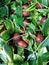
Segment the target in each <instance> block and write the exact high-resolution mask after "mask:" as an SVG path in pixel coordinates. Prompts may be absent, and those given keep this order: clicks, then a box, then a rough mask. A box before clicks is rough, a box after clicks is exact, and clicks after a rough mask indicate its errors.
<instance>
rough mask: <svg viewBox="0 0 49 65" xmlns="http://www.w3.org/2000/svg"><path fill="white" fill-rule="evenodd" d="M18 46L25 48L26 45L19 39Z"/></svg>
mask: <svg viewBox="0 0 49 65" xmlns="http://www.w3.org/2000/svg"><path fill="white" fill-rule="evenodd" d="M18 46H21V47H22V48H25V47H27V44H26V43H25V42H24V41H23V40H20V41H18Z"/></svg>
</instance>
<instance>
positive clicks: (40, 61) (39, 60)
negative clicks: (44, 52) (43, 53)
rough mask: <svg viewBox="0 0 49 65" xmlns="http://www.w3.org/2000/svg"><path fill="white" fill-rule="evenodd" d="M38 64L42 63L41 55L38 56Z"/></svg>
mask: <svg viewBox="0 0 49 65" xmlns="http://www.w3.org/2000/svg"><path fill="white" fill-rule="evenodd" d="M38 65H43V61H42V59H41V57H38Z"/></svg>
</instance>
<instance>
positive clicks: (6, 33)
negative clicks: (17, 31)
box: [1, 30, 10, 40]
mask: <svg viewBox="0 0 49 65" xmlns="http://www.w3.org/2000/svg"><path fill="white" fill-rule="evenodd" d="M1 37H2V38H3V39H4V40H8V39H9V38H10V34H9V32H8V31H7V30H5V31H3V32H2V33H1Z"/></svg>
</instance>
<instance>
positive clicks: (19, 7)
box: [16, 6, 22, 17]
mask: <svg viewBox="0 0 49 65" xmlns="http://www.w3.org/2000/svg"><path fill="white" fill-rule="evenodd" d="M16 14H17V15H18V16H21V17H22V7H21V6H18V7H17V8H16Z"/></svg>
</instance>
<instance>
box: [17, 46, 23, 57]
mask: <svg viewBox="0 0 49 65" xmlns="http://www.w3.org/2000/svg"><path fill="white" fill-rule="evenodd" d="M17 54H19V55H21V56H22V55H23V54H24V49H23V48H22V47H17Z"/></svg>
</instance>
